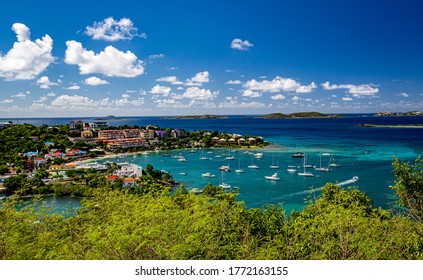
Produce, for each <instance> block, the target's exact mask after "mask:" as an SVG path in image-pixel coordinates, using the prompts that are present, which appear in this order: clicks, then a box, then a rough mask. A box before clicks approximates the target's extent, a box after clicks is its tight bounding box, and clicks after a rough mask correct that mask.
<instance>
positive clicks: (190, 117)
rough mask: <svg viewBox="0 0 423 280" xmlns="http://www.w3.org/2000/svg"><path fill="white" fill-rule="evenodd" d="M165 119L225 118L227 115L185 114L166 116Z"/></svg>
mask: <svg viewBox="0 0 423 280" xmlns="http://www.w3.org/2000/svg"><path fill="white" fill-rule="evenodd" d="M163 118H165V119H227V118H228V116H219V115H186V116H166V117H163Z"/></svg>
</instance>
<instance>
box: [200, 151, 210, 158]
mask: <svg viewBox="0 0 423 280" xmlns="http://www.w3.org/2000/svg"><path fill="white" fill-rule="evenodd" d="M206 159H208V158H207V157H205V156H204V150H201V157H200V160H206Z"/></svg>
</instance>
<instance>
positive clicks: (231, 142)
mask: <svg viewBox="0 0 423 280" xmlns="http://www.w3.org/2000/svg"><path fill="white" fill-rule="evenodd" d="M228 143H229V144H235V143H236V140H235V139H233V138H231V139H229V140H228Z"/></svg>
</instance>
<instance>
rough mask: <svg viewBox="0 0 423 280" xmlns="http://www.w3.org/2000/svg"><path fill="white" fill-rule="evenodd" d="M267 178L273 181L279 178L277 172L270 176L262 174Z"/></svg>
mask: <svg viewBox="0 0 423 280" xmlns="http://www.w3.org/2000/svg"><path fill="white" fill-rule="evenodd" d="M264 178H266V179H267V180H273V181H279V180H280V179H281V178H279V176H278V173H277V172H276V173H275V174H273V175H272V176H264Z"/></svg>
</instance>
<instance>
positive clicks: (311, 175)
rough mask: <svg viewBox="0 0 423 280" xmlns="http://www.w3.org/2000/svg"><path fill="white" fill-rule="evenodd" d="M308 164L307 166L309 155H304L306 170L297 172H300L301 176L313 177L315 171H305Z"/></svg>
mask: <svg viewBox="0 0 423 280" xmlns="http://www.w3.org/2000/svg"><path fill="white" fill-rule="evenodd" d="M306 166H307V155H304V162H303V168H304V171H303V172H298V173H297V174H298V175H299V176H304V177H313V176H314V174H313V173H311V172H306V171H305V169H306Z"/></svg>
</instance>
